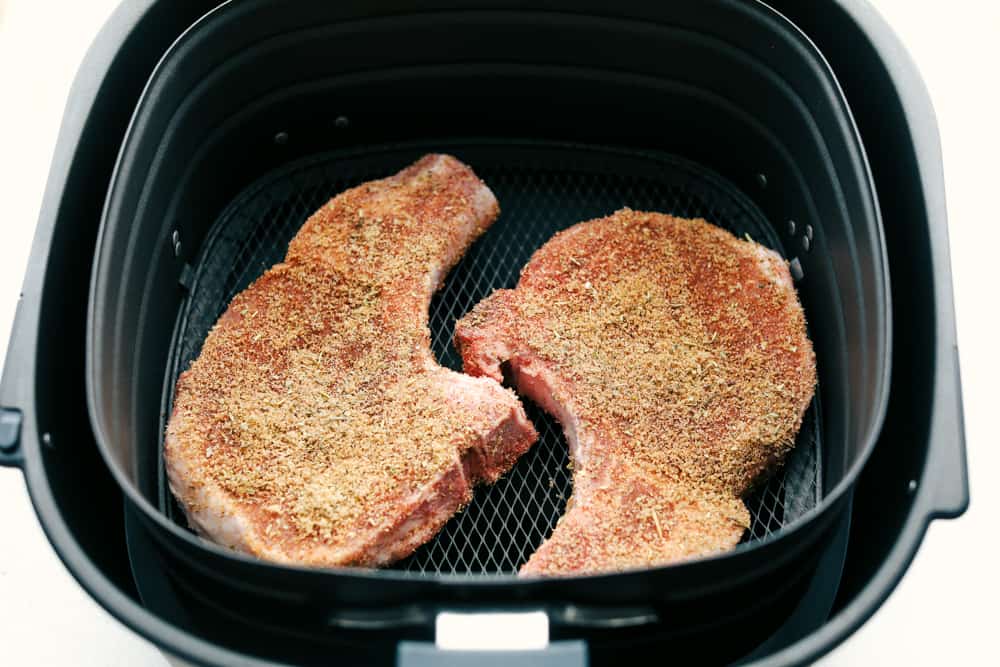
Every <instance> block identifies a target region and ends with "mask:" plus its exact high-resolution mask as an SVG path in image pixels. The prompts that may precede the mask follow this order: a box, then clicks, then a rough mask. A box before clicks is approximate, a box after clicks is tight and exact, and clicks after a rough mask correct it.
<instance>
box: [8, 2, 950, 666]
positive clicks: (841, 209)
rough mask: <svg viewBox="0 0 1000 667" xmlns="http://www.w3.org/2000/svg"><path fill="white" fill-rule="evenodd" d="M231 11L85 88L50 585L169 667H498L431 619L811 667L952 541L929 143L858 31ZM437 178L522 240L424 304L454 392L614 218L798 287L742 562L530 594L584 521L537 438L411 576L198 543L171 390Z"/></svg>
mask: <svg viewBox="0 0 1000 667" xmlns="http://www.w3.org/2000/svg"><path fill="white" fill-rule="evenodd" d="M212 4H213V3H203V4H202V6H200V7H193V6H192V7H188V8H187V9H186V11H187V12H189V13H185V12H183V11H177V10H176V8H173V10H170V11H168V10H167V9H165V7H164V4H163V3H157V2H130V3H126V4H125V5H123V6H122V7H121V8H120V9H119V11H118V12H117V13H116V15H115V17H114V18H113V19H112V21H111V22H110V23H109V24H108V27H107V28H105V31H104V32H103V33H102V35H101V36H100V37H99V38H98V41H97V43H96V44H95V46H94V47H93V49H92V51H91V53H90V54H89V55H88V60H87V61H86V63H85V64H84V67H83V68H82V70H81V74H80V76H79V78H78V82H77V84H76V87H75V88H74V93H73V95H74V99H75V100H76V101H77V104H75V105H74V106H73V107H71V109H70V111H68V112H67V117H66V119H65V121H64V129H63V133H62V135H61V137H60V143H59V148H58V150H57V154H56V157H55V160H54V163H53V170H52V175H51V176H50V183H49V189H48V192H47V195H46V200H45V206H44V207H43V212H42V217H41V220H40V223H39V227H38V232H37V235H36V241H35V246H34V248H33V252H32V259H31V262H30V265H29V274H28V277H27V279H26V282H25V289H24V295H25V296H24V298H23V300H22V303H21V306H20V309H19V313H18V318H17V322H16V324H15V331H14V337H13V338H12V342H11V346H10V352H9V355H8V362H7V365H6V367H5V374H4V382H3V386H2V393H0V399H2V404H3V405H4V406H7V407H5V412H4V417H5V422H6V423H7V424H9V425H12V426H11V427H9V428H8V431H7V432H8V433H10V434H12V436H11V438H10V443H9V444H8V446H6V447H5V448H4V449H3V457H4V460H5V462H11V463H15V464H17V465H20V466H21V467H22V468H23V469H24V471H25V475H26V478H27V480H28V484H29V489H30V490H31V493H32V497H33V499H34V501H35V504H36V509H37V510H38V513H39V517H40V519H41V520H42V523H43V526H44V527H45V528H46V531H47V532H48V534H49V535H50V538H51V539H52V541H53V543H54V546H55V547H56V549H57V551H59V552H60V554H61V555H62V556H63V559H64V561H65V562H66V563H67V566H68V567H69V568H70V569H71V571H73V572H74V573H75V574H76V575H77V577H78V579H80V580H81V583H83V585H84V586H85V587H87V588H88V590H90V591H91V592H92V594H94V595H95V597H96V598H97V599H98V600H99V601H101V602H102V604H104V605H105V606H106V607H107V608H109V609H110V610H111V611H112V612H113V613H115V614H116V615H117V616H118V617H119V618H121V619H122V620H124V621H125V622H126V623H127V624H129V625H131V626H132V627H134V628H136V629H137V630H139V631H140V632H141V633H142V634H144V635H146V636H148V637H150V638H151V639H153V640H154V641H156V642H157V643H158V644H160V645H161V646H163V647H164V649H165V650H166V651H167V652H168V653H171V654H173V655H177V656H180V657H183V658H185V659H188V660H193V661H196V662H205V663H221V664H226V663H230V662H233V661H236V660H249V661H253V662H255V663H258V664H273V663H304V664H311V663H314V662H315V663H319V662H329V661H330V656H331V655H336V656H338V657H339V658H340V659H342V660H344V661H345V662H346V663H348V664H351V663H354V662H357V661H360V660H376V659H377V660H382V661H392V660H393V659H395V660H397V661H398V662H399V663H400V664H423V662H424V661H429V662H428V664H430V663H433V662H435V661H441V660H453V661H455V660H467V659H472V660H484V659H492V658H495V657H496V656H495V655H493V654H489V653H483V654H474V653H463V652H454V651H446V650H442V649H439V648H438V647H436V646H435V645H434V643H433V642H434V640H435V632H436V630H435V621H436V620H438V619H439V615H440V614H441V613H442V612H453V613H462V614H475V613H477V612H483V611H505V612H512V613H518V614H521V613H524V614H527V613H530V612H536V611H538V610H541V611H543V612H544V614H543V616H544V620H545V622H546V623H547V625H548V629H549V637H550V643H549V644H548V647H547V648H546V649H544V650H534V651H524V652H521V653H514V654H505V658H504V659H512V658H515V657H517V658H519V659H525V660H533V659H538V660H546V661H550V662H552V664H559V663H558V661H559V660H563V661H569V662H567V663H565V664H570V662H577V663H578V662H580V661H585V660H588V659H589V660H590V661H591V662H593V663H594V664H597V663H602V662H606V661H611V660H613V659H620V658H622V657H624V656H627V655H632V656H634V657H636V658H643V657H648V656H655V655H667V654H671V653H672V654H674V655H687V654H688V653H689V652H690V651H694V650H697V651H698V655H699V657H700V659H701V660H702V661H704V662H714V663H720V664H721V663H728V662H734V661H741V660H742V661H744V662H753V661H763V662H767V661H776V662H777V663H783V662H794V661H802V660H808V659H810V658H812V657H814V656H815V655H817V654H819V653H821V652H823V651H825V650H829V648H830V647H831V646H833V645H834V644H835V643H836V642H837V641H839V640H840V639H842V638H843V637H844V636H845V635H846V634H847V633H849V631H850V630H851V629H853V628H854V627H856V626H857V625H858V624H859V623H861V622H863V620H864V618H867V616H868V615H870V614H871V613H872V612H873V610H874V609H875V608H876V607H877V606H878V603H879V602H880V601H881V600H882V599H884V596H885V595H887V594H888V592H889V590H891V587H892V585H893V584H894V582H895V581H896V580H898V577H899V576H901V574H902V572H903V570H904V569H905V566H906V564H907V563H908V561H909V559H910V558H911V557H912V554H913V553H914V551H915V549H916V547H917V546H918V544H919V541H920V537H921V536H922V533H923V530H924V528H925V526H926V523H927V522H928V521H929V520H930V519H931V518H933V517H935V516H951V515H956V514H958V513H960V512H961V511H962V510H963V509H964V506H965V504H966V503H967V485H966V481H965V475H964V465H965V464H964V452H963V445H962V432H961V423H960V418H959V415H960V414H961V412H960V399H959V382H958V377H957V362H956V358H955V352H954V331H953V328H954V325H953V315H952V309H951V293H950V278H949V274H950V271H949V267H948V264H947V240H946V237H945V228H944V225H945V220H944V212H943V202H942V201H941V194H940V193H941V177H940V173H939V171H938V169H939V166H938V164H937V161H936V160H935V156H936V151H937V143H936V141H937V139H936V131H935V129H934V127H933V117H932V115H930V114H929V106H928V104H927V101H926V95H925V93H924V91H923V90H922V89H921V88H919V86H917V85H915V84H914V79H912V73H911V71H912V70H911V65H910V64H909V63H908V62H905V61H901V60H900V58H899V55H898V51H897V50H896V49H895V48H893V47H894V46H895V42H894V41H893V38H892V37H891V35H890V34H889V33H888V32H887V31H886V29H885V27H884V26H883V25H882V24H881V23H879V22H878V21H877V19H876V17H874V16H873V15H872V14H871V13H870V12H867V11H864V10H863V8H859V7H858V6H855V4H854V3H853V2H847V1H844V2H832V1H831V2H824V3H820V4H818V5H817V6H816V7H815V8H810V10H808V11H804V10H802V9H801V8H798V7H796V6H788V7H783V6H780V5H782V4H783V3H777V4H778V5H779V6H778V7H777V10H778V11H784V12H785V15H784V16H783V15H782V14H779V13H778V11H775V10H774V9H771V8H769V7H767V6H764V5H762V4H759V3H756V2H748V1H743V2H736V1H723V0H713V1H712V2H699V3H695V2H682V3H670V4H669V6H666V7H659V6H644V5H643V4H642V3H632V2H626V3H618V4H617V5H615V6H614V7H606V6H601V3H584V4H583V5H581V4H579V3H560V2H553V3H539V5H538V6H537V7H533V8H530V9H528V8H524V7H520V6H517V4H516V3H504V2H500V3H489V4H487V3H478V2H464V3H462V2H458V3H456V2H453V3H447V2H446V3H438V4H436V5H435V6H433V7H430V6H429V7H425V8H422V9H421V11H419V12H416V11H413V10H412V9H410V8H407V7H405V6H404V4H403V3H399V4H397V3H392V2H380V3H375V4H372V3H339V4H337V5H331V4H330V3H322V2H309V1H303V2H298V3H294V4H290V3H279V2H275V1H273V0H252V1H248V2H241V3H229V4H224V5H221V6H219V7H217V8H213V7H212ZM788 4H789V5H792V3H788ZM208 10H211V11H208ZM203 12H208V13H207V14H205V15H204V16H200V14H201V13H203ZM800 13H801V14H802V15H800ZM888 51H891V52H892V53H893V54H894V55H893V59H891V60H890V59H883V56H882V53H886V52H888ZM875 90H877V91H880V94H879V95H878V96H877V97H873V96H872V91H875ZM876 99H877V100H878V103H875V100H876ZM84 101H86V104H82V103H81V102H84ZM126 101H127V102H126ZM109 137H115V138H116V139H115V140H114V141H110V140H109ZM431 150H443V151H448V152H452V153H454V154H456V155H457V156H458V157H460V158H462V159H464V160H466V161H467V162H468V163H470V164H471V165H472V166H473V167H474V168H475V169H476V170H477V171H478V172H479V173H480V174H481V175H482V176H483V177H484V178H485V179H486V180H487V182H488V183H489V184H490V185H491V186H493V187H494V189H495V191H496V193H497V195H498V197H499V198H500V201H501V206H502V207H503V208H504V214H503V217H502V218H501V220H500V221H499V222H498V223H497V225H496V226H495V227H494V228H493V229H492V230H491V232H490V233H489V234H488V235H487V236H486V237H484V238H483V239H481V240H480V241H479V242H478V243H477V244H476V245H475V246H474V247H473V248H472V249H471V250H470V252H469V253H468V255H467V256H466V257H465V258H464V259H463V261H462V263H461V264H460V265H459V266H458V267H456V269H455V270H454V271H453V272H452V274H451V275H450V276H449V278H448V281H447V282H446V286H445V288H444V289H443V290H442V292H441V293H440V294H439V295H438V296H437V297H436V299H435V302H434V304H432V311H431V324H432V334H433V341H434V350H435V353H436V354H437V355H438V358H439V359H440V360H441V361H442V363H445V364H446V365H449V364H450V365H454V364H455V362H456V360H455V358H454V352H453V351H452V350H451V349H450V347H449V345H448V339H449V338H450V332H449V330H448V328H449V326H450V325H451V323H452V321H453V318H454V316H455V315H460V314H461V313H463V312H465V311H466V310H467V309H468V308H470V307H471V306H472V305H473V304H474V303H475V301H477V300H478V299H479V298H481V297H482V296H484V295H485V294H486V293H488V292H489V291H490V290H491V289H493V288H497V287H505V286H510V285H511V284H512V282H513V281H514V280H515V279H516V275H517V271H518V270H519V268H520V266H521V265H523V262H524V261H525V260H526V259H527V257H528V256H530V252H531V251H532V250H533V249H535V248H536V247H538V245H540V244H541V243H543V242H544V241H545V240H546V239H547V238H548V237H549V236H550V235H551V233H553V232H554V231H557V230H558V229H560V228H563V227H565V226H568V225H570V224H573V223H575V222H578V221H579V220H582V219H586V218H588V217H594V216H596V215H600V214H604V213H608V212H610V211H612V210H614V209H615V208H618V207H620V206H622V205H630V206H633V207H634V208H651V209H659V210H666V211H668V212H673V213H677V214H681V215H701V216H704V217H707V218H709V219H712V220H713V221H714V222H716V223H718V224H720V225H723V226H725V227H728V228H730V229H732V230H733V231H736V232H738V233H740V234H741V235H742V234H749V235H750V236H752V237H753V238H755V239H756V240H758V241H760V242H761V243H764V244H765V245H769V246H770V247H773V248H775V249H776V250H778V251H779V252H781V253H782V254H783V255H784V256H785V257H786V258H787V259H788V260H789V261H790V262H791V265H792V268H793V273H794V275H795V276H796V278H797V282H796V287H797V289H798V291H799V294H800V297H801V299H802V301H803V305H804V307H805V310H806V315H807V319H808V320H809V325H810V335H811V337H812V339H813V341H814V345H815V347H816V351H817V359H818V367H819V377H820V382H819V387H818V391H817V399H816V400H815V401H814V405H813V406H812V407H811V408H810V411H809V413H808V415H807V419H806V422H805V424H804V427H803V430H802V432H801V433H800V436H799V439H798V442H797V447H796V450H795V453H794V455H793V456H792V458H791V459H790V460H789V462H788V464H787V465H786V466H785V468H784V469H783V471H782V472H781V473H780V474H779V475H777V476H776V477H775V478H773V479H772V480H771V481H770V482H769V483H768V484H767V485H764V486H762V487H761V488H759V489H757V490H756V491H755V493H754V494H753V495H752V496H751V497H750V498H748V499H747V502H748V507H749V508H750V509H751V513H752V515H753V517H754V522H753V526H752V529H751V530H750V531H748V535H747V537H746V539H745V540H744V543H743V544H741V545H740V546H739V547H738V548H737V549H736V550H735V551H734V552H732V553H729V554H722V555H718V556H714V557H711V558H704V559H699V560H696V561H692V562H686V563H681V564H677V565H672V566H669V567H662V568H656V569H651V570H647V571H641V572H631V573H627V574H613V575H601V576H588V577H571V578H559V579H549V580H533V581H527V580H522V579H518V578H516V577H515V576H514V574H513V573H514V572H515V571H516V568H517V566H518V565H519V564H520V563H521V562H523V559H524V558H526V557H527V555H530V552H531V550H532V549H533V548H534V546H537V543H538V542H540V541H541V540H542V539H544V537H545V535H546V534H547V531H550V530H551V528H552V526H553V525H554V521H555V520H556V519H557V518H558V516H559V513H560V512H561V510H562V505H561V504H560V498H562V500H563V502H564V500H565V498H566V497H567V496H568V494H569V493H570V492H571V484H570V480H569V476H568V474H567V473H566V470H565V460H566V454H565V445H564V443H562V441H561V439H560V435H559V429H558V428H557V427H556V426H555V425H554V423H553V422H551V421H550V420H548V419H547V418H546V417H545V416H544V415H542V414H540V413H535V414H533V417H534V418H535V419H536V424H538V425H539V427H540V432H541V433H542V435H543V437H542V439H541V441H540V442H539V443H538V445H536V447H535V448H534V450H533V451H532V452H531V453H530V454H528V455H526V456H525V457H524V459H523V460H522V461H520V462H519V463H518V465H517V467H516V468H515V470H514V471H512V473H511V474H510V475H509V476H508V477H507V478H506V479H505V480H504V482H503V483H502V484H499V485H497V486H495V487H492V488H489V489H482V490H480V491H478V492H477V495H476V498H475V500H474V501H473V503H472V505H471V506H470V508H469V510H468V511H467V512H465V513H463V514H461V515H459V516H458V517H456V519H454V520H453V521H452V522H450V523H449V524H448V526H446V528H445V529H444V530H443V531H442V533H441V535H439V536H438V537H437V538H435V539H434V540H432V541H431V542H430V543H428V545H426V546H425V547H423V548H421V549H420V550H418V552H417V553H416V554H414V556H412V557H411V558H409V559H407V560H406V561H404V562H402V563H400V564H398V565H397V566H396V567H395V568H393V569H389V570H381V571H375V570H354V569H335V570H323V571H319V570H308V569H302V568H295V567H286V566H276V565H273V564H269V563H264V562H261V561H257V560H254V559H251V558H248V557H244V556H241V555H237V554H233V553H232V552H227V551H225V550H222V549H219V548H217V547H215V546H214V545H211V544H208V543H206V542H204V541H202V540H200V539H198V538H197V537H195V536H194V535H193V534H192V533H191V532H190V531H189V530H188V529H187V527H186V526H185V525H184V522H183V519H182V518H180V513H179V512H177V511H176V508H175V507H174V506H173V504H172V500H171V498H170V495H169V493H168V492H167V491H166V489H165V485H164V482H163V473H162V466H161V465H160V461H161V456H160V450H159V447H160V446H161V436H162V432H163V427H164V424H165V421H164V420H165V415H166V414H169V408H170V397H171V390H172V385H173V381H174V380H175V378H176V374H177V372H178V371H179V369H181V368H182V367H183V366H184V365H186V363H188V362H189V361H190V360H191V359H192V358H193V356H195V355H196V354H197V350H198V347H199V346H200V343H201V341H202V340H203V338H204V335H205V333H206V331H207V329H208V327H210V326H211V324H212V323H213V322H214V319H215V318H216V317H217V316H218V315H219V314H220V313H221V310H222V309H223V308H224V307H225V305H226V303H227V302H228V300H229V299H230V298H231V297H232V296H233V294H235V293H236V292H238V291H239V290H240V289H242V288H243V287H245V286H246V285H247V284H248V283H249V281H250V280H252V279H253V278H254V277H256V275H259V273H260V272H262V271H263V270H264V269H265V268H266V267H267V266H269V265H270V263H273V262H274V261H276V260H277V259H278V258H280V257H281V255H282V254H283V252H284V246H285V244H287V241H288V239H289V238H290V236H291V235H292V234H294V232H295V231H296V229H297V227H298V225H299V224H301V222H302V221H303V220H304V218H305V216H306V215H308V213H309V212H311V211H312V210H313V209H315V208H316V207H318V206H319V205H320V204H321V203H322V202H323V201H325V200H326V199H327V198H329V197H330V196H332V195H334V194H336V193H337V192H338V191H340V190H342V189H343V188H345V187H348V186H350V185H353V184H356V183H358V182H361V181H362V180H365V179H368V178H372V177H378V176H382V175H386V174H388V173H391V172H393V171H395V170H396V169H398V168H400V167H402V166H403V165H405V164H406V163H407V162H408V161H411V160H412V159H413V158H414V157H416V156H419V155H420V154H421V153H422V152H427V151H431ZM498 257H500V258H503V259H497V258H498ZM928 266H930V267H933V271H929V270H927V267H928ZM899 285H903V286H905V289H899V288H898V286H899ZM893 331H897V332H898V331H905V332H906V335H905V336H899V335H896V336H893ZM70 341H71V342H70ZM14 436H18V437H14ZM542 478H544V479H546V480H548V479H550V478H551V483H549V484H546V485H544V486H545V487H546V488H542V485H539V484H538V480H539V479H542ZM84 499H85V500H86V501H85V502H84ZM123 514H124V517H123ZM109 517H112V519H110V520H109ZM534 617H535V618H537V617H538V615H537V614H536V615H535V616H534ZM497 631H502V628H498V629H497ZM719 637H724V638H725V641H719V640H718V638H719ZM437 638H438V639H439V640H440V639H441V637H440V636H438V637H437ZM511 644H512V645H517V638H515V637H512V638H511Z"/></svg>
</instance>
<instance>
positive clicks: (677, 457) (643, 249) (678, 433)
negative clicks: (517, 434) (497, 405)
mask: <svg viewBox="0 0 1000 667" xmlns="http://www.w3.org/2000/svg"><path fill="white" fill-rule="evenodd" d="M455 340H456V345H457V347H458V348H459V350H460V352H461V355H462V359H463V364H464V368H465V370H466V372H468V373H470V374H472V375H476V376H485V377H490V378H494V379H496V380H498V381H499V380H501V378H502V374H503V370H502V364H505V363H506V364H507V365H509V369H508V370H509V373H510V376H511V377H512V379H513V381H514V383H515V385H516V387H517V388H518V390H519V391H520V392H521V393H522V394H523V395H525V396H527V397H530V398H531V399H533V400H534V401H535V402H537V403H538V404H539V405H541V406H542V407H543V408H544V409H545V410H547V411H548V412H549V413H551V414H553V415H554V416H556V417H557V418H558V419H559V421H560V422H561V424H562V426H563V429H564V431H565V434H566V437H567V441H568V442H569V446H570V453H571V461H572V466H573V497H572V498H571V500H570V502H569V504H568V507H567V510H566V513H565V514H564V516H563V517H562V518H561V520H560V521H559V523H558V525H557V526H556V528H555V530H554V532H553V533H552V535H551V537H549V538H548V540H546V541H545V542H544V543H542V545H541V546H540V547H539V548H538V550H537V551H536V552H535V553H534V554H533V555H532V556H531V558H530V559H529V561H528V562H527V564H525V565H524V566H523V567H522V569H521V574H522V575H549V574H581V573H595V572H607V571H619V570H625V569H629V568H635V567H648V566H654V565H662V564H666V563H670V562H674V561H678V560H682V559H687V558H691V557H697V556H702V555H706V554H710V553H712V552H717V551H721V550H726V549H730V548H732V547H734V546H735V545H736V544H737V543H738V542H739V540H740V538H741V536H742V535H743V532H744V530H745V529H746V528H747V527H748V526H749V513H748V512H747V509H746V507H745V506H744V504H743V502H742V501H741V498H742V497H743V496H744V495H745V494H746V493H747V491H748V490H749V489H750V488H751V486H752V485H753V484H755V483H757V482H759V481H760V480H761V479H762V478H763V477H764V476H766V475H767V474H768V473H769V472H770V471H772V470H773V469H774V468H775V467H776V466H777V465H778V464H779V463H780V462H781V461H782V459H783V458H784V456H785V455H786V453H787V452H788V451H789V450H790V449H791V448H792V446H793V445H794V440H795V435H796V433H797V432H798V429H799V427H800V425H801V421H802V417H803V414H804V412H805V410H806V408H807V407H808V405H809V402H810V400H811V398H812V395H813V389H814V385H815V382H816V371H815V357H814V353H813V349H812V345H811V343H810V341H809V339H808V338H807V337H806V327H805V318H804V315H803V311H802V308H801V306H800V304H799V302H798V299H797V296H796V293H795V290H794V287H793V285H792V281H791V277H790V276H789V272H788V268H787V266H786V264H785V262H784V261H783V260H782V259H781V258H780V257H779V256H778V255H777V254H776V253H774V252H772V251H770V250H767V249H766V248H763V247H762V246H760V245H757V244H756V243H753V242H750V241H744V240H740V239H737V238H736V237H734V236H733V235H732V234H730V233H729V232H727V231H724V230H722V229H720V228H718V227H715V226H713V225H711V224H709V223H707V222H705V221H703V220H684V219H679V218H675V217H671V216H668V215H663V214H658V213H641V212H636V211H631V210H628V209H624V210H622V211H619V212H617V213H615V214H614V215H611V216H609V217H607V218H602V219H599V220H593V221H590V222H585V223H581V224H578V225H576V226H574V227H571V228H570V229H567V230H565V231H563V232H561V233H559V234H556V235H555V237H553V239H552V240H550V241H549V242H548V243H546V244H545V245H544V246H543V247H542V248H540V249H539V250H538V251H537V252H536V253H535V255H534V256H533V257H532V259H531V261H530V262H529V263H528V265H527V266H526V267H525V268H524V270H523V272H522V274H521V278H520V281H519V283H518V285H517V288H516V289H514V290H498V291H497V292H494V293H493V294H492V295H491V296H490V297H488V298H487V299H485V300H484V301H482V302H481V303H480V304H479V305H477V306H476V307H475V308H474V309H473V311H472V312H471V313H470V314H468V315H467V316H466V317H465V318H463V319H462V320H461V321H459V323H458V324H457V326H456V336H455Z"/></svg>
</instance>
